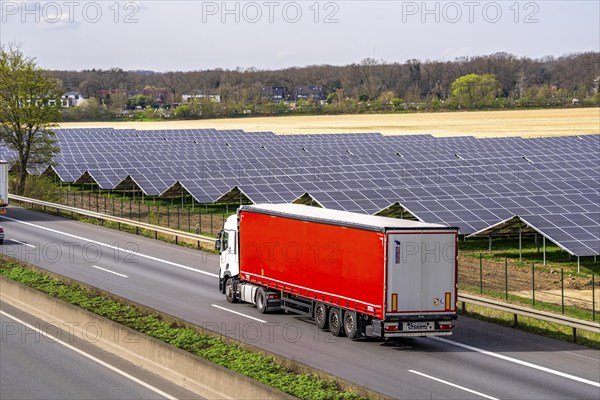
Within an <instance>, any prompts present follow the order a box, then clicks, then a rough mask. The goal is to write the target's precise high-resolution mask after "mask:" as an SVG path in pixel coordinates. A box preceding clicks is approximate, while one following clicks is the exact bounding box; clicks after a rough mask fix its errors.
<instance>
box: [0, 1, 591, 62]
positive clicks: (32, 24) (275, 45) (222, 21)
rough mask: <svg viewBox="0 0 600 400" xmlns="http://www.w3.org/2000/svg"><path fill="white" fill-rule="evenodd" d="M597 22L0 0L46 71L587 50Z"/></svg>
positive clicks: (400, 5) (485, 9) (306, 7)
mask: <svg viewBox="0 0 600 400" xmlns="http://www.w3.org/2000/svg"><path fill="white" fill-rule="evenodd" d="M599 21H600V1H598V0H590V1H516V0H509V1H485V0H484V1H478V0H466V1H427V2H424V1H396V0H386V1H368V0H361V1H352V0H338V1H317V0H308V1H302V0H300V1H286V0H283V1H279V0H265V1H196V0H189V1H167V0H156V1H115V0H108V1H102V0H99V1H87V0H86V1H74V0H56V1H24V0H14V1H12V0H11V1H8V0H0V44H2V45H5V46H6V45H7V44H9V43H18V44H19V45H20V46H21V49H22V50H23V52H24V53H25V54H26V55H27V56H31V57H35V58H36V60H37V62H38V64H39V65H40V66H41V67H43V68H46V69H51V70H83V69H92V68H96V69H108V68H113V67H118V68H123V69H125V70H153V71H161V72H162V71H192V70H205V69H214V68H223V69H236V68H242V69H246V68H251V67H254V68H258V69H268V70H273V69H280V68H287V67H295V66H296V67H300V66H307V65H323V64H329V65H347V64H352V63H359V62H360V61H361V60H363V59H365V58H367V57H370V58H374V59H376V60H378V61H384V62H400V63H402V62H405V61H406V60H409V59H418V60H421V61H426V60H436V61H451V60H454V59H456V58H457V57H469V56H477V55H486V54H492V53H496V52H506V53H510V54H514V55H516V56H518V57H530V58H541V57H545V56H555V57H558V56H561V55H565V54H570V53H577V52H585V51H597V52H598V51H600V22H599Z"/></svg>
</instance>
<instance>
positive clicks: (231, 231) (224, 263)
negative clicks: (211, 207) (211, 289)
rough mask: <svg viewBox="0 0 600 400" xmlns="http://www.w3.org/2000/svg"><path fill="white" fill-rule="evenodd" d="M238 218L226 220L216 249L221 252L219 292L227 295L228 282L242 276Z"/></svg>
mask: <svg viewBox="0 0 600 400" xmlns="http://www.w3.org/2000/svg"><path fill="white" fill-rule="evenodd" d="M238 241H239V235H238V216H237V214H234V215H231V216H230V217H228V218H227V219H226V220H225V224H224V225H223V230H222V231H221V232H219V235H218V236H217V241H216V242H215V248H216V249H217V250H219V256H220V257H219V290H220V291H221V293H224V294H226V293H225V292H226V286H227V282H228V281H229V282H231V279H232V278H237V277H238V275H239V274H240V258H239V246H238Z"/></svg>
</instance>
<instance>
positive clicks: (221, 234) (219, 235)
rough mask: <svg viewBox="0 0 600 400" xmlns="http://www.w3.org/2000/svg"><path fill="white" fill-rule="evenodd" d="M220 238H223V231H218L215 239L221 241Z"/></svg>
mask: <svg viewBox="0 0 600 400" xmlns="http://www.w3.org/2000/svg"><path fill="white" fill-rule="evenodd" d="M221 236H223V231H219V233H217V239H221Z"/></svg>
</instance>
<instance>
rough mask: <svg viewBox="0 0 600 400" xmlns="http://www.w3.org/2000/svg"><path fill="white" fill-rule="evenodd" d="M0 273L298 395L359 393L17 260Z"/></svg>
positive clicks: (349, 395) (0, 267)
mask: <svg viewBox="0 0 600 400" xmlns="http://www.w3.org/2000/svg"><path fill="white" fill-rule="evenodd" d="M0 274H2V275H4V276H6V277H7V278H10V279H12V280H15V281H17V282H21V283H23V284H25V285H27V286H29V287H32V288H35V289H37V290H39V291H41V292H44V293H47V294H49V295H51V296H53V297H56V298H59V299H61V300H64V301H66V302H67V303H70V304H73V305H75V306H78V307H81V308H83V309H85V310H87V311H90V312H92V313H94V314H97V315H100V316H102V317H105V318H108V319H110V320H112V321H115V322H117V323H120V324H122V325H125V326H127V327H129V328H132V329H134V330H136V331H138V332H141V333H144V334H146V335H148V336H151V337H154V338H156V339H159V340H161V341H163V342H165V343H169V344H171V345H173V346H176V347H179V348H181V349H183V350H186V351H188V352H190V353H192V354H195V355H197V356H199V357H202V358H204V359H206V360H208V361H211V362H214V363H215V364H218V365H221V366H223V367H225V368H228V369H230V370H232V371H236V372H238V373H240V374H243V375H246V376H248V377H250V378H252V379H255V380H257V381H259V382H262V383H264V384H267V385H269V386H272V387H274V388H276V389H279V390H281V391H283V392H286V393H289V394H291V395H293V396H296V397H298V398H301V399H361V398H363V397H360V396H358V395H357V394H355V393H352V392H349V391H345V390H343V389H341V387H340V385H339V384H338V383H337V382H335V381H333V380H327V379H323V378H320V377H318V376H316V375H313V374H305V373H297V372H294V371H291V370H289V369H287V368H285V367H283V366H282V365H280V364H278V363H277V362H276V361H275V360H274V359H273V358H272V357H268V356H265V355H262V354H259V353H257V352H252V351H250V350H247V349H244V348H242V347H240V346H238V345H235V344H229V343H227V342H225V341H224V340H223V339H222V338H220V337H217V336H209V335H206V334H204V333H201V332H199V331H196V330H194V329H192V328H188V327H180V326H176V325H174V324H171V323H169V322H166V321H163V320H162V319H161V317H160V316H159V315H156V314H154V315H153V314H148V313H144V312H142V311H140V310H138V309H137V308H135V307H131V306H129V305H126V304H123V303H121V302H119V301H116V300H111V299H107V298H105V297H102V296H100V295H98V294H95V293H92V292H91V291H89V290H87V289H84V288H82V287H79V286H77V285H68V284H65V283H63V282H61V281H59V280H57V279H54V278H51V277H49V276H46V275H43V274H41V273H39V272H36V271H33V270H31V269H29V268H27V267H26V266H23V265H20V264H18V263H15V262H7V261H6V260H2V261H0Z"/></svg>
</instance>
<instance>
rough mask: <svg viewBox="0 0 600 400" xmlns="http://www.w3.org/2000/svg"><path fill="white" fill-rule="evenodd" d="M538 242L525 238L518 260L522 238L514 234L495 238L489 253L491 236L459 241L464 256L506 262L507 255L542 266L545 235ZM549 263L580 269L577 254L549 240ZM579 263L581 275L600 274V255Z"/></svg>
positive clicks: (547, 250) (514, 260)
mask: <svg viewBox="0 0 600 400" xmlns="http://www.w3.org/2000/svg"><path fill="white" fill-rule="evenodd" d="M538 242H539V252H538V244H536V243H535V239H534V237H533V236H523V238H522V259H523V261H522V262H520V263H519V261H518V260H519V238H518V237H515V236H507V237H497V238H494V239H493V241H492V252H489V251H488V250H489V241H488V238H469V239H467V240H464V241H463V240H461V241H460V242H459V244H458V247H459V250H460V253H461V255H464V256H467V257H472V258H476V259H479V254H482V257H483V259H484V260H493V261H498V262H501V261H502V262H503V261H504V258H505V257H506V258H508V259H509V260H510V261H511V263H516V264H520V265H522V266H531V263H532V262H533V263H535V264H536V265H539V266H541V265H542V264H543V247H542V237H541V236H540V235H538ZM546 264H547V265H549V266H552V267H555V268H564V269H565V271H577V257H574V256H571V257H569V254H568V253H567V252H566V251H564V250H562V249H561V248H560V247H558V246H557V245H555V244H553V243H552V242H550V241H549V240H546ZM580 266H581V273H582V274H592V273H594V274H600V258H598V259H597V261H596V262H594V257H581V258H580Z"/></svg>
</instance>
